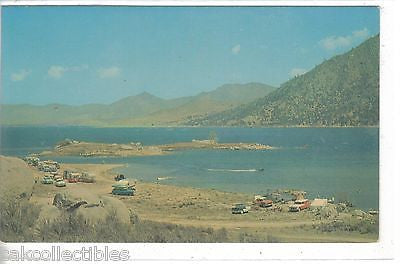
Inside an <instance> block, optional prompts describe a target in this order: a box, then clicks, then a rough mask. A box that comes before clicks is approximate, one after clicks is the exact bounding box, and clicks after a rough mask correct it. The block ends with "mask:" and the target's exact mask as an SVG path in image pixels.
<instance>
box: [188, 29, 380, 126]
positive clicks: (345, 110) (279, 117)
mask: <svg viewBox="0 0 400 264" xmlns="http://www.w3.org/2000/svg"><path fill="white" fill-rule="evenodd" d="M378 123H379V35H377V36H375V37H372V38H370V39H368V40H367V41H365V42H364V43H362V44H361V45H359V46H358V47H356V48H354V49H352V50H351V51H349V52H347V53H345V54H343V55H339V56H335V57H333V58H331V59H329V60H327V61H324V62H323V63H321V64H320V65H318V66H316V67H315V68H314V69H312V70H311V71H309V72H308V73H306V74H304V75H301V76H298V77H295V78H293V79H291V80H289V81H288V82H286V83H284V84H283V85H282V86H281V87H280V88H279V89H277V90H275V91H274V92H272V93H270V94H268V95H267V96H265V97H263V98H260V99H258V100H256V101H254V102H251V103H249V104H247V105H242V106H239V107H237V108H235V109H232V110H228V111H224V112H221V113H217V114H213V115H208V116H206V117H203V118H198V119H196V118H195V119H191V120H188V121H187V123H186V124H188V125H250V126H365V125H378Z"/></svg>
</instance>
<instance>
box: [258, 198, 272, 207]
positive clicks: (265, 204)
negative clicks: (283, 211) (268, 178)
mask: <svg viewBox="0 0 400 264" xmlns="http://www.w3.org/2000/svg"><path fill="white" fill-rule="evenodd" d="M254 203H255V204H256V205H258V206H260V207H264V208H267V207H271V206H272V203H273V202H272V200H268V199H256V200H255V201H254Z"/></svg>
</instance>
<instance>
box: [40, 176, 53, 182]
mask: <svg viewBox="0 0 400 264" xmlns="http://www.w3.org/2000/svg"><path fill="white" fill-rule="evenodd" d="M41 182H42V184H53V182H54V181H53V179H52V178H51V177H49V176H44V177H43V178H42V180H41Z"/></svg>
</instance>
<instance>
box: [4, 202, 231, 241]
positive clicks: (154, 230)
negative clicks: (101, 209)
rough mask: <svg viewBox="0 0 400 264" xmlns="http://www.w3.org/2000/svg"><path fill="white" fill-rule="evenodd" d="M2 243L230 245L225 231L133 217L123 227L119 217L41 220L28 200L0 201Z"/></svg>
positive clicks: (68, 216)
mask: <svg viewBox="0 0 400 264" xmlns="http://www.w3.org/2000/svg"><path fill="white" fill-rule="evenodd" d="M0 209H1V210H0V240H1V241H6V242H60V241H61V242H171V243H173V242H193V243H195V242H227V241H228V233H227V231H226V229H219V230H215V229H213V228H196V227H185V226H181V225H175V224H164V223H158V222H152V221H141V220H140V219H139V217H138V216H136V215H135V214H133V213H131V218H130V219H131V221H130V223H123V222H121V221H120V220H119V218H118V217H117V215H116V213H110V214H109V215H107V217H106V218H105V219H104V220H103V221H99V222H96V223H94V224H93V223H91V222H89V221H87V220H85V219H84V218H83V216H82V215H81V214H78V213H76V211H74V212H68V211H62V214H61V215H60V216H59V217H57V218H56V219H54V220H52V221H49V220H48V219H44V220H42V221H41V222H40V223H37V222H36V221H32V220H33V219H34V220H36V219H38V216H39V213H40V207H39V206H36V205H33V204H32V203H29V202H28V200H27V199H17V198H15V199H14V198H12V199H11V198H9V199H2V200H1V201H0Z"/></svg>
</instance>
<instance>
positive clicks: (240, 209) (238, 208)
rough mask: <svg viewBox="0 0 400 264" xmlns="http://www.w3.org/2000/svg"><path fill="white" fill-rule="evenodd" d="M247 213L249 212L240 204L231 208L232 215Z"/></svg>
mask: <svg viewBox="0 0 400 264" xmlns="http://www.w3.org/2000/svg"><path fill="white" fill-rule="evenodd" d="M248 212H249V210H248V209H247V207H246V206H245V205H244V204H242V203H238V204H235V205H234V206H233V207H232V214H245V213H248Z"/></svg>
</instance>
